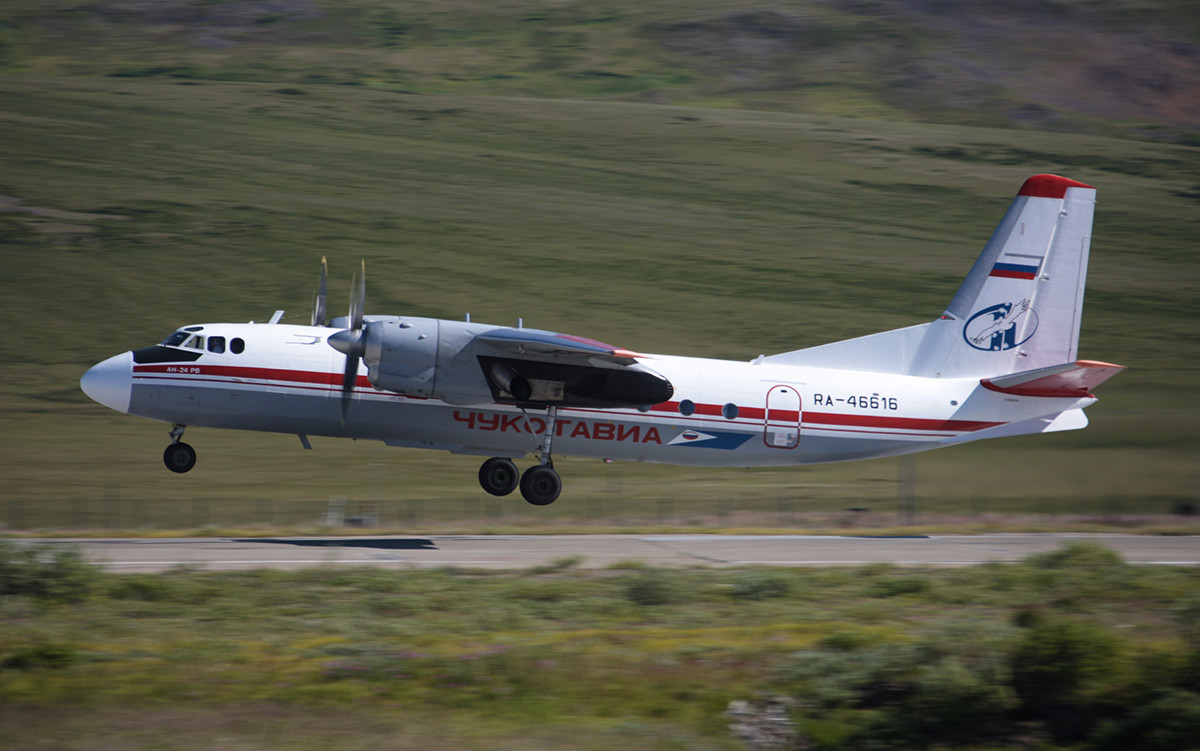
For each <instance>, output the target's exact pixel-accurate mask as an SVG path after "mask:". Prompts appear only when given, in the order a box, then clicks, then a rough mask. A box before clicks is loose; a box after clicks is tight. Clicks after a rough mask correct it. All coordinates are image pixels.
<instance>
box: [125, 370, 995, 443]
mask: <svg viewBox="0 0 1200 751" xmlns="http://www.w3.org/2000/svg"><path fill="white" fill-rule="evenodd" d="M134 377H135V378H139V377H140V378H143V379H147V380H150V379H153V380H179V381H184V380H186V381H196V382H209V383H217V382H220V383H232V384H238V383H244V381H242V380H238V379H253V380H264V381H275V382H277V383H276V384H272V385H282V386H290V387H293V388H313V387H312V386H310V385H309V384H315V385H316V386H318V387H323V388H321V389H320V390H328V391H333V390H335V389H336V388H337V387H340V386H341V384H342V374H341V373H327V372H319V371H316V372H315V371H308V370H285V369H282V368H259V367H247V366H230V365H190V364H181V365H173V364H166V365H160V364H155V365H137V366H134ZM254 385H264V384H254ZM355 386H356V387H357V388H364V389H373V387H372V386H371V382H370V381H369V380H368V379H367V377H366V376H363V375H360V376H358V378H357V381H356V383H355ZM399 396H403V395H402V394H401V395H399ZM695 407H696V409H695V417H692V419H704V418H706V417H722V412H721V410H722V408H723V405H720V404H696V405H695ZM580 411H591V410H580ZM598 411H599V410H598ZM650 411H651V412H657V413H663V414H675V415H679V402H674V401H671V402H664V403H662V404H656V405H654V406H653V407H652V408H651V409H650ZM600 412H601V413H602V414H608V415H612V414H613V413H612V412H609V411H600ZM766 414H767V411H766V409H764V408H762V407H741V406H739V407H738V417H739V418H740V419H738V420H725V419H723V418H722V420H721V422H725V423H728V424H731V425H745V424H746V422H747V421H756V422H762V421H763V420H765V419H766ZM801 415H802V416H803V424H804V425H805V426H807V427H809V428H811V429H815V430H836V429H838V428H844V429H850V428H867V429H874V430H886V431H889V432H891V431H900V432H908V431H921V432H929V431H932V432H954V433H968V432H974V431H977V430H986V429H987V428H994V427H996V426H998V425H1003V424H1004V423H1003V422H987V421H982V420H942V419H937V418H932V419H930V418H921V417H885V416H881V415H856V414H838V413H834V412H802V413H801V412H796V411H794V410H782V411H781V410H774V409H773V410H771V418H772V420H780V419H782V420H796V419H797V418H800V417H801ZM679 416H681V417H685V416H684V415H679ZM704 421H705V422H717V421H716V420H708V419H705V420H704ZM821 426H830V427H821ZM854 432H864V433H865V432H871V430H855V431H854Z"/></svg>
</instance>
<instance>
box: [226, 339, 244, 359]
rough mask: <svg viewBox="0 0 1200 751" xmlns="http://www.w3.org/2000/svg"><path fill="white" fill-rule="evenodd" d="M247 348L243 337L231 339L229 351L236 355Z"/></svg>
mask: <svg viewBox="0 0 1200 751" xmlns="http://www.w3.org/2000/svg"><path fill="white" fill-rule="evenodd" d="M245 349H246V343H245V342H243V341H242V340H241V339H239V338H237V337H234V338H233V339H230V340H229V351H230V352H232V353H233V354H235V355H240V354H242V352H244V351H245Z"/></svg>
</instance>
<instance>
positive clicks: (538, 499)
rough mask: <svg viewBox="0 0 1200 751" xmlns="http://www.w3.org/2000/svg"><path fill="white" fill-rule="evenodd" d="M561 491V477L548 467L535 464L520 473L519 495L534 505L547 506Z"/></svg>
mask: <svg viewBox="0 0 1200 751" xmlns="http://www.w3.org/2000/svg"><path fill="white" fill-rule="evenodd" d="M560 492H562V478H560V477H559V476H558V473H557V472H555V471H554V470H553V469H550V468H549V467H543V466H540V465H539V466H537V467H530V468H529V469H527V470H525V474H523V475H521V495H522V496H523V497H524V498H525V500H527V501H529V502H530V503H532V504H533V505H534V506H548V505H550V504H551V503H554V501H555V500H557V499H558V494H559V493H560Z"/></svg>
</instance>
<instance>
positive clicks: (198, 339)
mask: <svg viewBox="0 0 1200 751" xmlns="http://www.w3.org/2000/svg"><path fill="white" fill-rule="evenodd" d="M183 346H184V348H186V349H204V337H202V336H200V335H196V336H193V337H192V338H191V339H188V340H187V341H186V342H184V343H183Z"/></svg>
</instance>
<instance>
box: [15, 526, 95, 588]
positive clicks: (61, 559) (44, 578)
mask: <svg viewBox="0 0 1200 751" xmlns="http://www.w3.org/2000/svg"><path fill="white" fill-rule="evenodd" d="M99 581H100V573H99V571H98V569H96V568H95V567H94V566H92V565H91V564H89V563H87V562H86V561H84V560H83V556H82V555H80V554H79V552H78V551H77V550H74V549H72V548H62V547H58V546H51V545H28V546H24V545H22V546H18V545H14V544H12V543H9V542H5V541H3V540H0V595H27V596H30V597H35V598H37V599H39V600H47V601H60V602H77V601H79V600H82V599H85V598H86V597H87V596H88V595H90V594H91V593H92V592H93V591H94V590H95V589H96V586H97V584H98V583H99Z"/></svg>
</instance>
